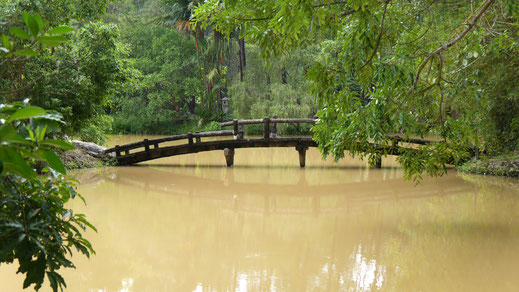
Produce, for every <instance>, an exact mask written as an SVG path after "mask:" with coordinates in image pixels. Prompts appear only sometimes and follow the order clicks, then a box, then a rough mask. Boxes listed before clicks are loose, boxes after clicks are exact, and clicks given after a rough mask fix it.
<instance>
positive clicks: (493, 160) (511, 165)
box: [458, 152, 519, 177]
mask: <svg viewBox="0 0 519 292" xmlns="http://www.w3.org/2000/svg"><path fill="white" fill-rule="evenodd" d="M458 170H460V171H462V172H467V173H476V174H486V175H499V176H508V177H519V152H511V153H508V154H503V155H499V156H494V157H480V158H479V159H472V160H470V161H468V162H466V163H465V164H463V165H462V166H460V167H458Z"/></svg>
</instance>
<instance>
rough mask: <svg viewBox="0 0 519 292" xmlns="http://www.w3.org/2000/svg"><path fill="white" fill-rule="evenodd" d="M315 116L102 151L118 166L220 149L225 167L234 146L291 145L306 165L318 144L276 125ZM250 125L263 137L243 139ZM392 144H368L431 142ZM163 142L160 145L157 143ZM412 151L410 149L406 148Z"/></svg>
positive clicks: (240, 124)
mask: <svg viewBox="0 0 519 292" xmlns="http://www.w3.org/2000/svg"><path fill="white" fill-rule="evenodd" d="M316 121H317V120H316V119H278V118H276V117H274V118H272V119H271V118H264V119H253V120H233V121H230V122H225V123H221V124H220V126H221V127H222V128H224V127H231V126H232V128H233V129H232V130H222V131H211V132H197V133H187V134H180V135H173V136H169V137H164V138H158V139H144V140H143V141H140V142H134V143H130V144H126V145H117V146H115V147H114V148H110V149H107V150H105V154H107V155H113V154H111V153H115V159H116V160H117V162H118V164H119V165H131V164H136V163H139V162H143V161H148V160H153V159H159V158H164V157H169V156H176V155H184V154H191V153H198V152H203V151H213V150H223V151H224V156H225V161H226V163H227V166H232V165H233V164H234V150H235V149H237V148H256V147H294V148H295V149H296V150H297V151H298V152H299V165H300V166H301V167H305V164H306V150H308V148H309V147H317V143H316V142H315V141H313V139H312V138H311V137H304V136H301V137H278V135H277V124H281V123H292V124H293V123H296V124H301V123H309V124H315V122H316ZM252 124H263V137H261V138H245V137H244V126H245V125H252ZM206 137H229V139H222V140H216V141H215V140H213V141H202V138H206ZM392 139H393V141H394V143H393V145H392V146H381V145H376V144H373V143H371V145H370V146H371V149H373V150H374V151H376V152H377V153H385V154H388V155H400V154H401V149H402V148H403V147H401V146H398V145H397V144H398V143H399V142H405V143H412V144H420V145H425V144H427V143H430V142H431V141H428V140H422V139H407V140H405V141H404V140H403V139H402V138H399V137H397V136H395V137H393V138H392ZM179 140H187V141H186V143H184V144H180V145H174V146H168V145H164V143H166V142H172V141H179ZM160 144H162V145H160ZM405 149H407V150H411V151H412V150H413V149H412V148H405ZM381 163H382V157H381V156H380V157H379V158H378V161H377V163H376V165H375V166H376V167H377V168H380V167H381Z"/></svg>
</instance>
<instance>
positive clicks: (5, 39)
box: [2, 34, 11, 50]
mask: <svg viewBox="0 0 519 292" xmlns="http://www.w3.org/2000/svg"><path fill="white" fill-rule="evenodd" d="M2 45H3V46H4V48H6V49H7V50H11V43H9V38H8V37H7V36H6V35H5V34H2Z"/></svg>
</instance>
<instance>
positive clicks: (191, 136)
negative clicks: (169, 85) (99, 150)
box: [105, 130, 234, 157]
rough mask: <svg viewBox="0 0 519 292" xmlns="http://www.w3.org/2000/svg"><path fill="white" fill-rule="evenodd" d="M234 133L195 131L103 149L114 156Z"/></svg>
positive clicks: (225, 131) (197, 141) (198, 141)
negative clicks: (139, 149)
mask: <svg viewBox="0 0 519 292" xmlns="http://www.w3.org/2000/svg"><path fill="white" fill-rule="evenodd" d="M233 134H234V132H233V131H231V130H223V131H211V132H200V133H199V132H196V133H187V134H180V135H173V136H168V137H164V138H157V139H144V140H143V141H139V142H134V143H130V144H126V145H122V146H119V145H116V146H115V147H113V148H109V149H106V150H105V154H109V153H114V152H115V155H116V157H119V156H121V153H122V152H124V154H125V155H128V154H130V150H133V149H138V148H144V150H145V151H149V150H150V147H151V146H153V148H154V149H157V148H159V144H161V143H165V142H172V141H178V140H184V139H187V140H188V144H190V145H191V144H194V143H200V142H201V138H204V137H222V136H230V137H232V136H233Z"/></svg>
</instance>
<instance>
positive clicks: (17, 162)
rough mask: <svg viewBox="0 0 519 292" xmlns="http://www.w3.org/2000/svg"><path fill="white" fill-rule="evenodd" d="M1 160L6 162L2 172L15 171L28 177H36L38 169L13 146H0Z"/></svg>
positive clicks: (14, 172)
mask: <svg viewBox="0 0 519 292" xmlns="http://www.w3.org/2000/svg"><path fill="white" fill-rule="evenodd" d="M0 160H1V161H3V162H4V169H3V171H2V174H4V173H13V174H17V175H19V176H22V177H24V178H27V179H33V178H35V177H36V171H34V169H33V168H32V167H30V166H29V164H27V161H25V159H24V158H23V157H22V156H21V155H20V154H19V153H18V152H16V151H15V150H14V149H12V148H9V147H5V146H4V147H0Z"/></svg>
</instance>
